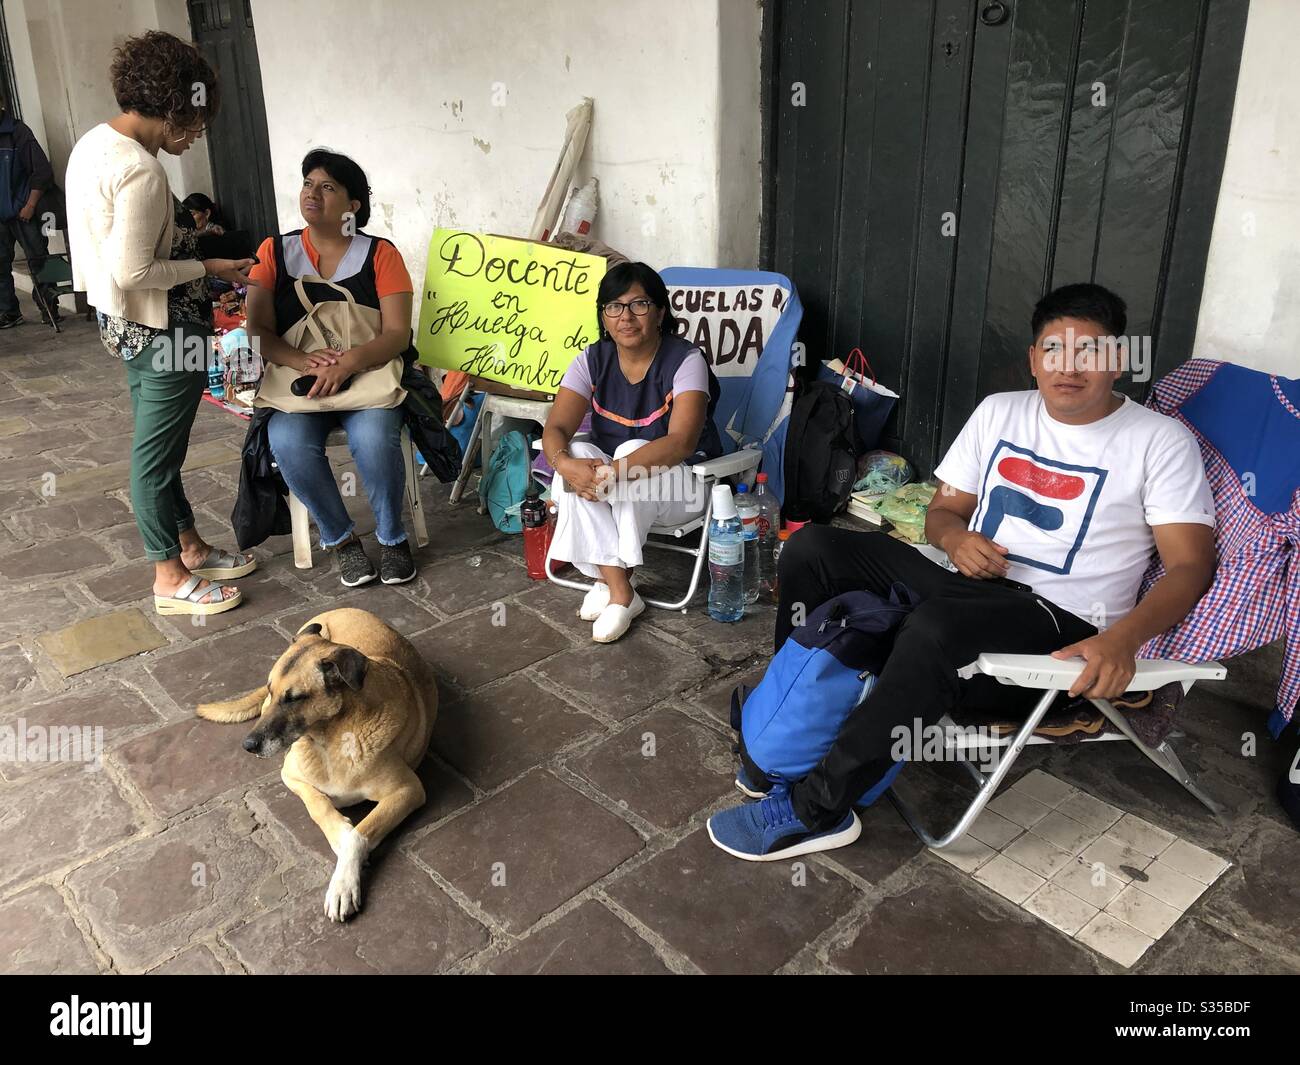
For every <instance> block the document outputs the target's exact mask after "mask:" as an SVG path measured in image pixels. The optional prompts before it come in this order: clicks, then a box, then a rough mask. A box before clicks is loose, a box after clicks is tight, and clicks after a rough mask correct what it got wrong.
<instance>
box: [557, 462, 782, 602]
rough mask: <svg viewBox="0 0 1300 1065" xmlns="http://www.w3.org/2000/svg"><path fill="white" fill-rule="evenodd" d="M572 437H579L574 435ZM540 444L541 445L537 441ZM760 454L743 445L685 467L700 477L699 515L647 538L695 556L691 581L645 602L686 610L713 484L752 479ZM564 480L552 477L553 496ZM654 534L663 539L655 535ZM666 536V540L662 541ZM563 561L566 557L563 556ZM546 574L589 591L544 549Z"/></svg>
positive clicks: (701, 555)
mask: <svg viewBox="0 0 1300 1065" xmlns="http://www.w3.org/2000/svg"><path fill="white" fill-rule="evenodd" d="M574 439H580V437H575V438H574ZM539 446H540V445H539ZM762 458H763V454H762V452H761V451H758V450H756V449H751V448H742V449H741V450H739V451H733V452H732V453H731V454H730V455H721V456H719V457H718V458H716V459H707V460H706V461H704V462H697V463H696V464H695V465H694V466H689V467H687V468H688V469H689V470H690V472H691V473H692V474H694V475H695V476H696V477H698V478H699V479H700V481H701V485H700V487H701V489H702V490H703V492H704V498H705V500H706V502H705V504H704V513H703V514H701V515H700V516H699V517H698V518H692V519H691V520H690V521H688V522H684V523H682V524H681V525H654V526H651V528H650V534H649V537H648V538H647V539H646V546H647V547H657V548H661V549H662V550H665V551H676V552H678V553H679V554H683V555H689V556H690V557H692V558H693V559H694V560H695V563H694V565H693V566H692V568H691V581H690V584H689V585H688V586H687V588H686V594H685V595H683V596H682V597H681V598H680V599H678V600H677V601H676V602H671V603H670V602H668V601H667V600H665V599H651V598H649V597H646V600H645V601H646V604H647V605H649V606H656V607H659V608H660V609H662V610H680V611H682V613H685V612H686V606H687V604H688V603H689V602H690V601H691V599H692V598H693V597H694V595H695V591H696V589H697V588H698V587H699V586H700V573H701V572H702V571H703V569H704V560H705V559H706V558H707V557H708V554H709V518H710V517H711V516H712V514H713V486H714V485H715V484H717V483H718V482H719V481H720V480H721V479H722V478H724V477H741V478H742V479H743V480H745V481H746V482H747V483H748V482H749V481H750V480H751V479H752V476H751V475H752V474H753V473H754V472H755V471H756V470H757V469H758V464H759V462H761V461H762ZM563 486H564V482H563V480H562V479H561V477H560V475H559V474H558V473H557V474H556V475H555V477H554V478H553V479H552V481H551V496H552V498H554V497H555V495H556V494H557V492H560V491H563V490H564V488H563ZM696 529H699V530H700V542H699V545H698V546H697V547H687V546H685V545H684V544H682V543H681V542H680V541H681V540H682V539H683V538H684V537H686V536H689V535H690V534H691V533H693V532H695V530H696ZM655 537H659V538H663V539H655ZM665 539H666V540H667V542H665ZM563 561H566V562H567V561H568V559H565V560H563ZM546 576H547V578H548V579H549V580H550V581H551V582H552V583H554V584H558V585H560V586H562V587H564V588H572V589H574V590H575V591H579V592H588V591H590V590H591V588H592V584H590V583H585V582H583V581H574V580H567V579H566V578H563V577H557V576H556V575H555V573H554V572H552V569H551V553H550V551H549V550H548V551H547V553H546Z"/></svg>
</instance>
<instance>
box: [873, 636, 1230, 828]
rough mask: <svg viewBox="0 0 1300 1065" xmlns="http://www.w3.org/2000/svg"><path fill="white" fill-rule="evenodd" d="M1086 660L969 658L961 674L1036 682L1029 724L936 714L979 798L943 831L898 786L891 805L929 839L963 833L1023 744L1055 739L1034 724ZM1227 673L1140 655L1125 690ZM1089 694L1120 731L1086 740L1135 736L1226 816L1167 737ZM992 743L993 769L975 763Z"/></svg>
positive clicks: (1187, 685) (950, 751)
mask: <svg viewBox="0 0 1300 1065" xmlns="http://www.w3.org/2000/svg"><path fill="white" fill-rule="evenodd" d="M1083 668H1084V663H1083V662H1082V661H1074V660H1071V661H1061V660H1059V659H1056V658H1053V657H1052V656H1051V655H1007V654H983V655H980V656H979V658H977V659H976V660H975V661H974V662H972V663H971V664H970V665H969V666H966V667H965V668H964V669H960V670H958V671H957V675H958V676H959V677H961V678H963V679H970V678H971V677H973V676H975V675H976V674H977V673H983V674H984V675H986V676H989V677H994V678H996V679H997V681H998V683H999V684H1014V685H1018V686H1020V687H1022V688H1035V689H1037V690H1039V691H1041V692H1042V693H1043V695H1042V698H1040V699H1039V700H1038V704H1037V705H1036V706H1035V707H1034V709H1033V711H1032V712H1031V713H1030V715H1029V717H1028V718H1026V719H1025V722H1024V724H1023V725H1021V726H1020V728H1019V730H1018V731H1017V732H1015V733H1014V734H1012V735H1007V736H995V735H993V734H992V733H991V732H989V731H986V730H983V729H981V730H977V731H973V730H970V729H965V728H962V727H961V726H959V725H957V724H956V722H954V721H953V719H952V718H951V717H950V716H948V715H945V716H944V717H943V718H942V719H941V720H940V721H939V727H940V728H941V729H942V730H943V735H944V747H945V753H946V754H947V755H948V756H950V757H955V760H957V761H959V762H961V764H962V765H964V766H965V767H966V769H967V770H968V771H969V772H970V774H971V776H972V777H974V779H975V784H976V789H975V797H974V799H972V800H971V803H970V805H969V806H967V807H966V809H965V810H964V811H963V812H962V814H961V816H960V817H959V818H958V820H957V823H956V824H955V825H953V827H952V828H951V829H950V830H949V831H947V832H945V833H944V834H943V835H940V836H935V835H932V834H931V833H930V832H929V831H927V830H926V828H925V826H923V825H922V824H921V822H920V819H919V818H918V817H917V815H916V812H915V811H914V810H913V809H912V808H911V806H909V805H908V804H907V803H906V802H905V801H904V800H903V799H902V798H901V797H900V796H899V794H898V791H897V788H890V789H889V797H890V799H891V800H892V801H893V803H894V805H895V806H896V807H898V812H899V813H901V814H902V815H903V818H904V819H905V820H906V821H907V823H908V824H909V825H911V826H912V829H913V831H915V832H916V834H917V835H918V836H919V837H920V838H921V840H922V841H923V842H924V843H925V844H926V845H927V846H930V847H946V846H948V844H950V843H952V842H954V841H955V840H958V839H960V838H961V837H962V836H963V835H964V834H965V833H966V830H967V829H968V828H970V826H971V825H972V824H974V823H975V819H976V818H977V817H979V815H980V812H981V811H982V810H983V809H984V807H985V806H986V805H987V804H988V802H989V800H990V799H992V798H993V796H994V795H995V794H996V793H997V790H998V786H999V785H1000V784H1001V783H1002V781H1003V780H1004V779H1005V778H1006V775H1007V774H1008V773H1009V772H1010V771H1011V767H1012V765H1013V764H1014V763H1015V760H1016V758H1017V757H1018V756H1019V755H1020V752H1021V751H1023V750H1024V749H1025V747H1027V746H1030V745H1034V744H1042V743H1051V742H1052V741H1051V740H1050V739H1048V738H1047V737H1045V736H1036V735H1034V730H1035V729H1036V728H1037V727H1038V724H1039V722H1040V721H1042V719H1043V717H1044V715H1045V714H1046V713H1047V711H1048V710H1049V709H1051V706H1052V702H1053V701H1054V700H1055V699H1056V697H1057V696H1058V695H1060V694H1061V692H1067V691H1069V690H1070V685H1071V684H1073V683H1074V681H1075V679H1076V678H1077V677H1078V676H1079V674H1080V673H1081V672H1083ZM1227 675H1228V671H1227V669H1225V668H1224V667H1223V666H1222V665H1221V664H1220V663H1218V662H1204V663H1200V664H1193V663H1190V662H1174V661H1171V660H1168V659H1139V660H1138V663H1137V673H1136V674H1135V675H1134V677H1133V679H1132V680H1131V681H1130V682H1129V685H1128V690H1129V691H1154V690H1155V689H1156V688H1161V687H1163V686H1164V685H1166V684H1171V683H1173V682H1175V681H1176V682H1178V683H1180V684H1182V686H1183V691H1184V693H1186V692H1188V691H1190V690H1191V687H1192V685H1193V684H1195V683H1196V682H1197V681H1198V680H1222V679H1223V678H1224V677H1226V676H1227ZM1088 701H1089V702H1090V703H1092V704H1093V706H1095V707H1096V708H1097V709H1098V710H1100V711H1101V712H1102V714H1103V715H1104V716H1105V718H1106V720H1107V721H1109V722H1110V723H1111V724H1112V725H1114V726H1115V728H1117V729H1118V730H1119V732H1118V734H1117V733H1113V732H1102V733H1099V734H1098V735H1096V736H1087V737H1084V739H1082V740H1081V741H1080V742H1081V743H1100V742H1106V741H1121V742H1123V741H1128V742H1131V743H1133V744H1134V745H1135V746H1136V747H1137V749H1138V750H1139V751H1141V752H1142V753H1143V754H1144V755H1146V757H1147V758H1149V759H1150V760H1151V761H1152V762H1154V763H1155V764H1156V765H1157V766H1159V767H1160V768H1161V769H1162V770H1164V771H1165V772H1166V773H1168V774H1169V775H1170V776H1171V777H1173V778H1174V779H1175V780H1176V781H1178V783H1179V784H1181V785H1182V786H1183V787H1184V788H1186V789H1187V790H1188V791H1189V792H1190V793H1191V794H1192V795H1193V796H1194V797H1195V798H1196V800H1197V801H1198V802H1200V803H1201V804H1202V805H1203V806H1205V807H1206V809H1208V810H1209V811H1210V812H1211V813H1212V814H1214V815H1215V817H1218V818H1220V819H1222V817H1223V812H1224V811H1223V807H1222V806H1220V805H1219V803H1217V802H1215V801H1214V800H1213V799H1212V798H1210V796H1209V795H1207V794H1206V793H1205V792H1204V791H1203V790H1202V789H1201V788H1200V787H1199V786H1198V785H1197V784H1196V783H1195V782H1194V781H1193V780H1192V778H1191V774H1189V773H1188V772H1187V770H1186V769H1185V768H1184V767H1183V764H1182V762H1181V761H1179V759H1178V756H1177V755H1176V754H1175V753H1174V749H1173V748H1172V747H1171V746H1170V745H1169V740H1168V738H1166V739H1164V740H1162V741H1161V743H1160V745H1159V746H1157V747H1150V746H1148V745H1147V744H1145V743H1143V742H1142V740H1140V739H1139V738H1138V737H1137V735H1136V734H1135V733H1134V732H1133V729H1132V727H1131V726H1130V725H1129V723H1128V721H1127V720H1126V719H1125V717H1124V714H1123V713H1122V712H1121V711H1120V710H1118V709H1117V708H1116V707H1114V706H1113V705H1111V702H1110V700H1109V699H1089V700H1088ZM993 750H997V751H998V754H997V762H996V768H995V769H994V770H993V772H991V773H985V772H983V771H982V770H981V769H979V768H978V767H977V766H976V765H975V764H974V761H973V760H972V758H975V759H977V760H978V761H980V762H982V763H987V762H990V761H992V759H991V758H990V757H989V754H990V752H992V751H993Z"/></svg>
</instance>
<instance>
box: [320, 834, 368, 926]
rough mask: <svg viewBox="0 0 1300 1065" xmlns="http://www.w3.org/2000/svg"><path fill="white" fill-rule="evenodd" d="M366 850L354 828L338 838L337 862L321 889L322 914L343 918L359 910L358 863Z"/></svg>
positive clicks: (337, 918)
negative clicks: (323, 907)
mask: <svg viewBox="0 0 1300 1065" xmlns="http://www.w3.org/2000/svg"><path fill="white" fill-rule="evenodd" d="M368 849H369V848H368V847H367V846H366V840H365V837H364V836H362V835H361V833H360V832H358V831H356V829H349V830H348V832H347V833H346V834H345V835H344V836H343V837H342V838H341V839H340V841H339V860H338V864H337V865H335V867H334V875H333V876H331V877H330V884H329V887H328V888H327V889H326V891H325V916H326V917H328V918H329V919H330V920H331V921H346V920H347V919H348V918H349V917H351V916H352V915H353V914H354V913H356V912H357V911H358V910H360V909H361V866H362V865H363V864H364V862H365V858H366V851H367V850H368Z"/></svg>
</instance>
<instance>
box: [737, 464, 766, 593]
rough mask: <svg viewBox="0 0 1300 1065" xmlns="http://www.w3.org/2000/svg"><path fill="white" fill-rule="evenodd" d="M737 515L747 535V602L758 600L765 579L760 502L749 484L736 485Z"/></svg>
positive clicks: (742, 530) (745, 535) (741, 527)
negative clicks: (752, 492) (759, 530)
mask: <svg viewBox="0 0 1300 1065" xmlns="http://www.w3.org/2000/svg"><path fill="white" fill-rule="evenodd" d="M736 515H737V517H739V518H740V529H741V532H742V533H743V534H744V537H745V604H746V606H748V605H749V604H751V603H757V602H758V588H759V585H760V584H761V583H762V580H763V569H764V566H763V558H762V556H761V555H760V554H759V552H758V542H759V541H758V516H759V513H758V503H757V502H755V500H754V497H753V496H752V495H750V494H749V488H748V486H747V485H743V484H738V485H736Z"/></svg>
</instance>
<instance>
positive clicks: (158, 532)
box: [126, 334, 239, 606]
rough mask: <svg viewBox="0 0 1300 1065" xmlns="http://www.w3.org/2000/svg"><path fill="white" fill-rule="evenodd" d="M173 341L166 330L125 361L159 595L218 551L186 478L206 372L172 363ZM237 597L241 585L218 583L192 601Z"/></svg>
mask: <svg viewBox="0 0 1300 1065" xmlns="http://www.w3.org/2000/svg"><path fill="white" fill-rule="evenodd" d="M184 336H185V337H188V336H189V334H184ZM174 348H175V340H174V337H173V336H172V335H169V334H163V335H161V336H159V337H158V338H157V339H156V340H155V341H154V342H153V343H152V344H150V345H149V346H148V347H146V348H145V349H144V351H142V352H140V354H139V355H137V356H136V357H135V358H133V359H128V360H127V361H126V375H127V385H128V388H129V390H130V395H131V411H132V415H133V419H134V425H133V435H132V447H131V507H132V509H133V510H134V511H135V522H136V527H137V528H138V529H139V530H140V538H141V539H142V540H143V542H144V548H145V557H146V558H148V559H150V560H151V561H153V562H154V569H155V572H154V594H155V595H156V596H163V597H170V596H174V595H175V594H176V593H177V592H178V590H179V589H181V588H182V587H184V586H185V585H186V583H187V582H188V581H189V580H190V579H191V577H192V576H193V574H192V571H193V570H195V569H199V568H201V567H203V565H204V563H205V562H207V561H208V556H209V554H210V553H211V551H212V548H211V547H210V546H209V545H208V544H207V543H206V542H205V541H204V540H203V539H202V537H200V536H199V534H198V532H197V530H196V529H195V528H194V511H193V510H192V509H191V507H190V505H189V501H188V500H187V499H186V498H185V490H184V487H183V485H182V482H181V466H182V465H183V464H184V462H185V453H186V451H187V450H188V449H189V438H190V428H191V427H192V426H193V424H194V416H195V413H196V412H197V410H198V404H199V398H200V397H201V396H202V394H203V388H204V384H205V381H206V374H205V373H204V372H203V371H201V370H186V369H178V368H174V367H175V366H176V365H177V363H176V358H177V357H178V356H179V355H180V354H181V353H176V352H174ZM183 350H184V346H183V345H182V352H183ZM198 587H199V588H200V589H203V588H206V587H208V583H207V581H206V580H200V581H199V584H198ZM238 599H239V592H238V590H237V589H235V588H231V587H228V586H224V587H223V586H218V587H217V588H216V589H215V590H213V591H210V592H209V594H208V595H206V596H201V597H200V599H199V600H197V601H194V600H192V601H194V602H198V603H200V604H202V605H207V606H211V605H214V604H216V603H222V602H237V601H238Z"/></svg>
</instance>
